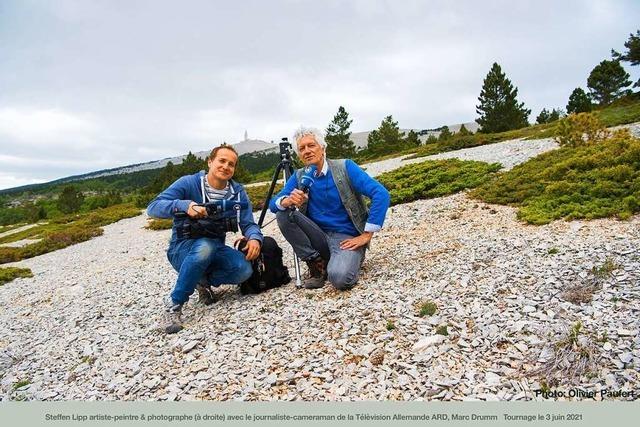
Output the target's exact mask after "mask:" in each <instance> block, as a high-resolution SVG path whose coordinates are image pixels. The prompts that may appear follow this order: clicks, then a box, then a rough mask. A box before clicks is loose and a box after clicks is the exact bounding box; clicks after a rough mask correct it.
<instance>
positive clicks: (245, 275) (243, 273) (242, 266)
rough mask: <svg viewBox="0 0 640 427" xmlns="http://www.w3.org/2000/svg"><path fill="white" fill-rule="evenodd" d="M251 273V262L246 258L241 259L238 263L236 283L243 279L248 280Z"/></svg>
mask: <svg viewBox="0 0 640 427" xmlns="http://www.w3.org/2000/svg"><path fill="white" fill-rule="evenodd" d="M252 274H253V267H252V266H251V263H250V262H249V261H247V260H242V262H241V263H239V265H238V283H242V282H244V281H245V280H248V279H249V277H251V275H252Z"/></svg>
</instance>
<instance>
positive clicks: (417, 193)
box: [377, 159, 500, 205]
mask: <svg viewBox="0 0 640 427" xmlns="http://www.w3.org/2000/svg"><path fill="white" fill-rule="evenodd" d="M499 169H500V164H498V163H493V164H488V163H484V162H476V161H463V160H458V159H448V160H427V161H424V162H421V163H416V164H413V165H407V166H404V167H402V168H400V169H396V170H394V171H391V172H386V173H383V174H381V175H379V176H378V177H377V180H378V181H380V183H381V184H382V185H384V186H385V187H386V188H387V190H389V193H390V194H391V204H392V205H396V204H399V203H408V202H411V201H414V200H419V199H430V198H434V197H441V196H447V195H449V194H454V193H457V192H459V191H462V190H464V189H467V188H474V187H477V186H479V185H481V184H483V183H485V182H487V181H489V180H490V179H491V175H492V174H493V173H495V172H497V171H498V170H499Z"/></svg>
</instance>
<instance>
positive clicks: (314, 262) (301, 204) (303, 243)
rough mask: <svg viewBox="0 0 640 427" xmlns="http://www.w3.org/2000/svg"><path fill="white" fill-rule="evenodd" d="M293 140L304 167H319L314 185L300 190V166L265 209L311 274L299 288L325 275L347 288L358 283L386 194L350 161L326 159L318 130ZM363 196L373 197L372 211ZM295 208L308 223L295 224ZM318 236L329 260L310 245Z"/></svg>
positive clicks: (381, 217) (308, 130)
mask: <svg viewBox="0 0 640 427" xmlns="http://www.w3.org/2000/svg"><path fill="white" fill-rule="evenodd" d="M293 139H294V141H295V145H296V150H297V151H298V155H299V157H300V159H301V160H302V162H303V163H304V165H305V167H308V166H311V165H314V166H316V168H317V171H316V172H315V178H314V184H313V185H312V186H311V187H310V188H309V190H308V193H305V192H303V191H302V190H300V180H301V178H302V176H303V173H304V169H299V170H298V171H296V173H295V174H294V175H292V176H291V178H289V180H288V181H287V182H286V184H285V186H284V188H283V189H282V191H280V193H279V194H278V195H277V196H275V197H273V198H272V199H271V202H270V204H269V207H270V209H271V211H272V212H274V213H275V214H276V217H277V220H278V226H279V227H280V230H281V231H282V234H283V235H284V237H285V239H287V241H288V242H289V243H290V244H291V246H292V247H293V250H294V251H295V253H296V255H298V257H300V259H302V260H303V261H305V262H306V263H307V266H308V267H309V277H308V278H307V279H306V280H305V281H304V283H303V286H304V287H305V288H307V289H317V288H321V287H323V286H324V283H325V280H327V279H329V282H330V283H331V284H332V285H333V286H334V287H335V288H336V289H340V290H346V289H350V288H352V287H353V285H355V284H356V282H357V281H358V275H359V273H360V265H361V264H362V261H363V260H364V254H365V249H366V248H367V247H368V245H369V242H370V241H371V238H372V236H373V233H375V232H377V231H379V230H380V229H381V228H382V224H383V222H384V218H385V215H386V213H387V209H388V208H389V202H390V197H389V192H388V191H387V190H386V189H385V188H384V187H383V186H382V184H380V183H379V182H378V181H376V180H375V179H373V178H371V177H370V176H369V175H368V174H367V173H366V172H365V171H363V170H362V169H361V168H360V167H359V166H358V165H357V164H356V163H355V162H354V161H353V160H350V159H346V160H344V159H342V160H331V159H327V157H326V142H325V140H324V136H323V134H322V132H321V131H320V130H318V129H316V128H307V127H301V128H299V129H298V130H297V131H296V132H295V134H294V137H293ZM362 196H366V197H368V198H369V199H370V200H371V208H370V210H369V209H367V206H366V205H365V203H364V199H363V197H362ZM295 208H298V209H299V210H300V212H301V213H302V214H304V215H306V217H307V218H309V219H310V220H311V221H309V223H310V224H311V227H300V226H299V224H298V222H297V221H296V220H295V219H294V215H292V213H293V210H294V209H295ZM311 233H313V234H314V236H312V238H310V234H311ZM318 234H321V235H323V236H324V238H326V242H327V244H328V247H329V256H328V258H329V259H325V258H326V257H327V255H325V258H323V257H322V256H321V250H320V248H318V247H317V245H316V246H314V244H313V243H312V242H317V241H318V239H317V236H318Z"/></svg>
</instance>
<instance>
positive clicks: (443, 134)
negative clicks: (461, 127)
mask: <svg viewBox="0 0 640 427" xmlns="http://www.w3.org/2000/svg"><path fill="white" fill-rule="evenodd" d="M452 136H453V134H452V133H451V131H450V130H449V126H442V129H441V130H440V135H438V141H446V140H447V139H450V138H451V137H452Z"/></svg>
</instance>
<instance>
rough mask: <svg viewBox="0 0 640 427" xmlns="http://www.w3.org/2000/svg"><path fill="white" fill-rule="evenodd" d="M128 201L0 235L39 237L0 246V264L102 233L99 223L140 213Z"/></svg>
mask: <svg viewBox="0 0 640 427" xmlns="http://www.w3.org/2000/svg"><path fill="white" fill-rule="evenodd" d="M140 212H141V211H140V209H138V208H136V207H134V206H133V205H132V204H128V203H125V204H121V205H114V206H110V207H108V208H105V209H97V210H95V211H92V212H89V213H86V214H76V215H68V216H65V217H61V218H58V219H56V220H55V221H51V222H50V223H49V224H45V225H39V226H36V227H33V228H29V229H27V230H24V231H21V232H20V233H15V234H12V235H10V236H5V238H3V239H0V243H7V242H15V241H18V240H23V239H35V238H37V239H40V240H38V241H37V242H35V243H31V244H29V245H26V246H23V247H0V264H4V263H7V262H15V261H20V260H22V259H26V258H31V257H34V256H38V255H42V254H45V253H48V252H52V251H55V250H58V249H62V248H65V247H67V246H71V245H74V244H76V243H80V242H84V241H86V240H89V239H91V238H92V237H96V236H100V235H101V234H102V233H103V230H102V228H100V227H102V226H104V225H107V224H111V223H113V222H117V221H119V220H121V219H125V218H131V217H133V216H136V215H140Z"/></svg>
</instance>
